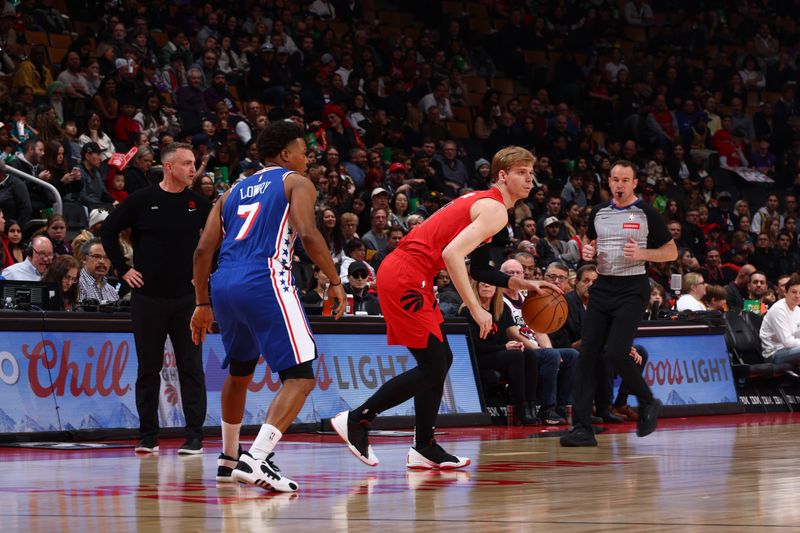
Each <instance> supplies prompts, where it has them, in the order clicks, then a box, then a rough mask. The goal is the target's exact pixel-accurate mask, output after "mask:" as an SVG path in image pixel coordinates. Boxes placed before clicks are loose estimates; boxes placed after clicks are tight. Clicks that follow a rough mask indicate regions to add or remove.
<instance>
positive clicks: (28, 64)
mask: <svg viewBox="0 0 800 533" xmlns="http://www.w3.org/2000/svg"><path fill="white" fill-rule="evenodd" d="M51 83H53V74H52V72H50V67H49V65H47V49H46V48H45V47H44V45H41V44H35V45H33V46H32V47H31V52H30V57H29V58H28V59H26V60H24V61H23V62H22V63H21V64H20V65H19V67H17V73H16V75H15V76H14V82H13V83H12V89H17V88H19V87H30V88H31V89H32V90H33V95H34V96H35V97H37V98H40V99H42V98H44V96H45V94H46V93H47V86H48V85H50V84H51Z"/></svg>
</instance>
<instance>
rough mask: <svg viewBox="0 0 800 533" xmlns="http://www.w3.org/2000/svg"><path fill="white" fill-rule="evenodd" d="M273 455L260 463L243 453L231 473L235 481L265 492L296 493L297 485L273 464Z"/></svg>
mask: <svg viewBox="0 0 800 533" xmlns="http://www.w3.org/2000/svg"><path fill="white" fill-rule="evenodd" d="M273 455H275V454H274V453H271V454H269V455H268V456H267V458H266V459H264V460H262V461H259V460H257V459H254V458H253V456H252V455H250V453H249V452H242V455H241V456H240V457H239V463H238V464H237V465H236V468H234V469H233V472H231V478H232V479H233V481H238V482H239V483H247V484H248V485H255V486H256V487H261V488H262V489H265V490H276V491H278V492H295V491H297V489H298V486H297V483H295V482H294V481H292V480H291V479H289V478H287V477H284V476H282V475H281V470H280V468H278V467H277V466H276V465H275V463H273V462H272V456H273Z"/></svg>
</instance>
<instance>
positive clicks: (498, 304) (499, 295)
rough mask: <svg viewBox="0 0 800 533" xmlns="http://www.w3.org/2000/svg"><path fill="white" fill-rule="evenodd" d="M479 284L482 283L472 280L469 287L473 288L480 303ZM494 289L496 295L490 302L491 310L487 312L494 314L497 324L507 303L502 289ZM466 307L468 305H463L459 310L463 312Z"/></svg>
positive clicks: (493, 317)
mask: <svg viewBox="0 0 800 533" xmlns="http://www.w3.org/2000/svg"><path fill="white" fill-rule="evenodd" d="M478 283H480V282H479V281H476V280H474V279H471V278H470V282H469V285H470V287H472V292H473V293H474V294H475V298H477V299H478V301H479V302H480V301H481V296H480V294H479V293H478ZM487 285H489V283H487ZM494 289H495V290H494V295H493V296H492V299H491V300H490V301H489V309H487V311H489V312H490V313H491V314H492V319H494V321H495V322H497V321H498V320H500V317H501V316H502V315H503V307H504V306H505V305H506V304H505V301H503V291H502V289H500V288H499V287H495V288H494ZM481 305H482V304H481ZM465 307H466V304H463V303H462V304H461V307H460V308H459V311H460V310H463V309H464V308H465Z"/></svg>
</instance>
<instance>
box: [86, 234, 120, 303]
mask: <svg viewBox="0 0 800 533" xmlns="http://www.w3.org/2000/svg"><path fill="white" fill-rule="evenodd" d="M81 255H82V257H83V268H82V269H81V273H80V276H79V278H78V300H79V301H81V302H83V301H84V300H87V299H94V300H97V301H98V302H115V301H117V300H119V295H118V294H117V289H115V288H114V287H112V286H111V285H110V284H109V283H108V278H107V277H106V276H108V274H109V269H110V267H111V261H110V260H109V258H108V256H107V255H106V252H105V249H104V248H103V243H102V242H100V239H99V238H97V237H95V238H94V239H91V240H89V241H87V242H85V243H84V244H83V245H82V246H81Z"/></svg>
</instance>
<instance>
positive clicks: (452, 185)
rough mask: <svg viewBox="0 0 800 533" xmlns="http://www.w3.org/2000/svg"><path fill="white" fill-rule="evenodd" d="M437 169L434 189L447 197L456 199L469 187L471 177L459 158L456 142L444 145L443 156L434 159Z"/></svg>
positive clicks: (448, 142)
mask: <svg viewBox="0 0 800 533" xmlns="http://www.w3.org/2000/svg"><path fill="white" fill-rule="evenodd" d="M433 161H434V163H435V167H434V168H435V169H436V181H437V183H436V185H435V186H434V188H435V189H436V190H438V191H439V192H441V193H444V195H445V196H447V197H450V198H455V197H456V196H458V195H459V194H460V192H461V191H462V190H463V189H464V188H465V187H466V186H467V184H468V181H469V176H468V175H467V167H466V166H465V165H464V163H463V162H462V161H461V160H460V159H459V158H458V145H457V144H456V143H455V141H445V142H444V143H443V144H442V154H441V155H438V154H437V155H435V156H434V157H433Z"/></svg>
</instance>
